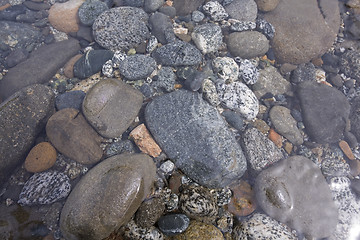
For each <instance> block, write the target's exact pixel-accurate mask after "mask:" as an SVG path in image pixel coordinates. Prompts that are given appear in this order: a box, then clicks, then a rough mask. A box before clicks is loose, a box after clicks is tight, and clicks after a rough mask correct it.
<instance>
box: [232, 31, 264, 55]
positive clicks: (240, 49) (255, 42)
mask: <svg viewBox="0 0 360 240" xmlns="http://www.w3.org/2000/svg"><path fill="white" fill-rule="evenodd" d="M227 46H228V49H229V51H230V53H231V54H232V55H233V56H235V57H237V56H238V57H241V58H254V57H259V56H263V55H265V53H266V52H267V51H268V50H269V40H267V38H266V37H265V36H264V35H263V34H261V33H259V32H257V31H244V32H234V33H230V34H229V38H228V41H227Z"/></svg>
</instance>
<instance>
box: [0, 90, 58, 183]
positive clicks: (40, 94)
mask: <svg viewBox="0 0 360 240" xmlns="http://www.w3.org/2000/svg"><path fill="white" fill-rule="evenodd" d="M53 111H54V94H53V92H52V91H51V89H50V88H48V87H46V86H44V85H38V84H37V85H32V86H29V87H26V88H24V89H22V90H21V91H19V92H16V93H15V94H13V95H12V96H11V97H9V98H8V99H7V100H6V101H4V102H2V103H1V105H0V136H1V137H0V185H2V184H3V183H4V182H5V180H6V179H7V177H8V176H9V175H10V174H11V173H12V171H13V170H14V169H15V168H16V167H17V166H18V165H20V164H21V163H22V162H23V161H24V160H25V156H26V154H27V153H28V152H29V150H30V148H31V147H32V146H33V144H34V141H35V139H36V137H37V135H38V134H39V133H40V132H41V131H42V130H43V128H44V127H45V124H46V122H47V120H48V119H49V117H50V116H51V114H52V112H53Z"/></svg>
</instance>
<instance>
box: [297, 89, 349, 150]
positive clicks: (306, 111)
mask: <svg viewBox="0 0 360 240" xmlns="http://www.w3.org/2000/svg"><path fill="white" fill-rule="evenodd" d="M297 94H298V98H299V99H300V106H301V110H302V116H303V120H304V125H305V131H306V132H307V134H308V135H309V136H310V138H311V139H312V140H313V141H315V142H318V143H335V142H337V141H339V140H340V139H342V138H343V134H344V131H345V128H346V124H347V122H348V121H349V120H348V119H349V114H350V104H349V102H348V100H347V98H346V97H345V96H344V95H343V94H342V92H340V91H339V90H337V89H336V88H333V87H329V86H326V85H324V84H318V83H315V82H303V83H301V84H300V85H298V88H297ZM351 125H353V124H351ZM329 129H331V131H329ZM355 135H356V134H355Z"/></svg>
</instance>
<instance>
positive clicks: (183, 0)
mask: <svg viewBox="0 0 360 240" xmlns="http://www.w3.org/2000/svg"><path fill="white" fill-rule="evenodd" d="M204 2H205V0H174V3H173V6H174V7H175V8H176V14H177V15H178V16H185V15H188V14H190V13H191V12H193V11H195V10H196V9H197V8H198V7H199V6H200V5H202V4H203V3H204Z"/></svg>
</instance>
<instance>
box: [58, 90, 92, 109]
mask: <svg viewBox="0 0 360 240" xmlns="http://www.w3.org/2000/svg"><path fill="white" fill-rule="evenodd" d="M84 97H85V93H84V92H83V91H71V92H65V93H63V94H60V95H58V96H57V97H56V99H55V105H56V109H57V110H58V111H60V110H61V109H64V108H75V109H77V110H81V105H82V102H83V100H84Z"/></svg>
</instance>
